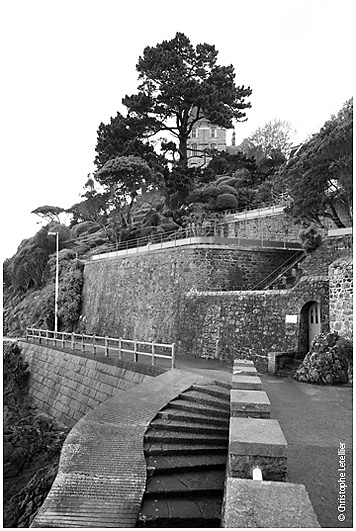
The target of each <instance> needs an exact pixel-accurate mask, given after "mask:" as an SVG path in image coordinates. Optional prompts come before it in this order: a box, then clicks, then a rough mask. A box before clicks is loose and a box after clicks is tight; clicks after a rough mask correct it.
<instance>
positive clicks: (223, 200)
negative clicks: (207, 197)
mask: <svg viewBox="0 0 356 531" xmlns="http://www.w3.org/2000/svg"><path fill="white" fill-rule="evenodd" d="M237 207H238V203H237V199H236V197H235V196H234V195H232V194H221V195H219V196H218V197H217V199H216V203H215V208H216V210H220V211H221V210H237Z"/></svg>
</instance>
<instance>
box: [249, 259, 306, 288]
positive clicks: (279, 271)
mask: <svg viewBox="0 0 356 531" xmlns="http://www.w3.org/2000/svg"><path fill="white" fill-rule="evenodd" d="M303 258H305V252H303V253H301V250H299V251H297V252H296V253H294V254H293V255H292V256H291V257H289V258H288V260H286V261H285V262H283V264H281V265H280V266H278V267H277V268H276V269H275V270H274V271H272V273H270V274H269V275H267V276H266V277H265V278H264V279H262V280H261V281H260V282H259V283H258V284H256V286H254V287H253V288H252V291H255V290H258V289H261V286H264V288H263V289H268V288H269V286H270V285H271V284H273V283H274V282H276V280H278V279H279V278H280V277H281V276H283V275H284V274H285V273H288V271H290V270H291V269H292V268H293V267H294V266H295V265H296V264H298V263H299V262H300V261H301V260H302V259H303ZM276 275H277V276H276ZM268 279H270V280H268ZM266 282H267V284H265V283H266Z"/></svg>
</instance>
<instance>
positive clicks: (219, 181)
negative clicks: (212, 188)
mask: <svg viewBox="0 0 356 531" xmlns="http://www.w3.org/2000/svg"><path fill="white" fill-rule="evenodd" d="M227 179H231V175H218V177H217V178H216V179H215V184H216V185H218V184H220V183H222V182H224V181H226V180H227Z"/></svg>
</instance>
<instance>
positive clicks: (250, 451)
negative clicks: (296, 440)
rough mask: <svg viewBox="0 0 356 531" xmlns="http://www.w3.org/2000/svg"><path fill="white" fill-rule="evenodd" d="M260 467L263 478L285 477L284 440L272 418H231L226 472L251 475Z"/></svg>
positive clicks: (285, 448)
mask: <svg viewBox="0 0 356 531" xmlns="http://www.w3.org/2000/svg"><path fill="white" fill-rule="evenodd" d="M256 467H259V468H260V469H261V471H262V475H263V479H264V480H271V481H285V480H286V476H287V441H286V439H285V437H284V435H283V432H282V430H281V427H280V425H279V422H278V421H277V420H274V419H261V418H231V419H230V434H229V473H230V476H231V477H238V478H246V479H251V478H252V471H253V469H254V468H256Z"/></svg>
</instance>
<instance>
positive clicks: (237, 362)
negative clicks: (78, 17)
mask: <svg viewBox="0 0 356 531" xmlns="http://www.w3.org/2000/svg"><path fill="white" fill-rule="evenodd" d="M241 366H242V367H254V364H253V361H252V360H234V369H235V367H241Z"/></svg>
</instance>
